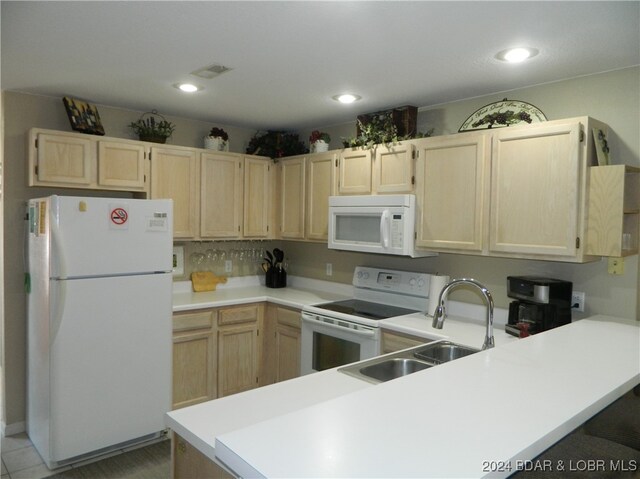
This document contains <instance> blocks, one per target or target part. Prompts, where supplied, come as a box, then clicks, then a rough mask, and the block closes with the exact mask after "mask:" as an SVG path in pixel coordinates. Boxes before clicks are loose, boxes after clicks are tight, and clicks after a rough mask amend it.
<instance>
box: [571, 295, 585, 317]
mask: <svg viewBox="0 0 640 479" xmlns="http://www.w3.org/2000/svg"><path fill="white" fill-rule="evenodd" d="M571 309H574V310H575V311H580V312H581V313H584V293H583V292H582V291H574V292H573V293H571Z"/></svg>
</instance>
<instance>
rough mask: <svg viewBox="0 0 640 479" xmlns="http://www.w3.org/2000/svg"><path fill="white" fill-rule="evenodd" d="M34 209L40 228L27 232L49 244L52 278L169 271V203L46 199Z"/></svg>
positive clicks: (170, 267)
mask: <svg viewBox="0 0 640 479" xmlns="http://www.w3.org/2000/svg"><path fill="white" fill-rule="evenodd" d="M37 207H38V209H39V211H38V212H37V214H36V218H37V221H39V222H42V221H45V224H37V225H34V226H32V230H33V231H34V233H33V234H43V235H48V236H49V238H50V241H49V243H50V267H51V277H52V278H76V277H87V276H105V275H121V274H135V273H146V272H153V271H171V269H172V248H173V222H172V214H173V202H172V201H171V200H134V199H126V198H83V197H73V196H52V197H50V198H49V201H44V202H39V203H37ZM42 208H44V209H45V210H47V211H42V210H41V209H42Z"/></svg>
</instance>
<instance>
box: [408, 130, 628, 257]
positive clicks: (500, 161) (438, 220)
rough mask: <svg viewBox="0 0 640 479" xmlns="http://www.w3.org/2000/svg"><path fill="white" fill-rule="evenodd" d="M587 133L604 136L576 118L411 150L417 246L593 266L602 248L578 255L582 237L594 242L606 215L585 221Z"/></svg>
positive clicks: (591, 153) (591, 157) (590, 154)
mask: <svg viewBox="0 0 640 479" xmlns="http://www.w3.org/2000/svg"><path fill="white" fill-rule="evenodd" d="M594 128H597V129H602V130H603V131H606V129H607V127H606V125H604V124H603V123H601V122H598V121H596V120H594V119H592V118H589V117H579V118H571V119H567V120H555V121H548V122H544V123H537V124H533V125H526V126H517V127H515V126H514V127H508V128H500V129H496V130H490V131H483V132H467V133H461V134H455V135H449V136H446V137H436V138H427V139H424V140H421V141H419V142H417V145H418V150H419V153H418V156H419V157H418V164H417V189H416V190H417V196H418V205H419V208H420V211H419V212H418V213H419V219H418V221H417V233H418V235H417V236H418V241H417V244H418V245H419V246H420V247H423V248H428V249H432V250H434V251H442V252H447V251H449V252H459V253H470V254H482V255H487V256H502V257H512V258H531V259H544V260H554V261H567V262H587V261H595V260H597V257H596V256H594V255H595V254H602V253H601V252H600V251H601V250H597V251H599V252H598V253H596V248H587V247H585V246H586V243H587V241H586V237H587V229H588V228H589V231H590V233H589V236H590V237H591V238H595V237H596V236H597V235H598V234H600V233H599V232H600V231H601V229H602V225H603V224H605V223H606V222H607V219H608V218H609V217H610V215H611V214H612V213H611V212H610V211H607V212H606V213H605V212H602V210H600V211H601V214H600V216H601V217H600V219H599V220H598V221H597V222H596V221H595V219H594V218H593V217H592V216H593V215H592V214H591V213H590V210H592V208H591V207H589V197H590V196H592V195H593V194H594V192H593V191H591V192H590V189H589V182H588V177H589V165H592V164H595V162H596V155H595V146H594V143H593V138H592V133H591V132H592V130H593V129H594ZM596 181H597V180H596ZM592 190H593V188H592ZM605 190H606V191H607V192H606V193H603V192H601V193H600V195H601V196H605V197H607V198H610V192H611V191H612V188H611V187H606V188H605ZM587 218H589V219H588V220H587ZM630 219H631V221H628V222H629V223H632V222H633V219H632V218H630ZM587 221H589V223H587ZM596 223H600V224H596ZM628 228H629V229H630V230H632V231H633V230H634V229H635V227H634V226H633V224H631V225H630V226H628ZM622 229H623V230H624V228H622ZM617 231H618V233H616V237H618V236H619V239H620V241H621V239H622V238H624V236H623V233H622V232H621V230H620V228H617ZM620 241H618V242H620ZM631 243H632V244H633V240H631Z"/></svg>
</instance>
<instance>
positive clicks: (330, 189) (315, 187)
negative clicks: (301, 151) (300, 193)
mask: <svg viewBox="0 0 640 479" xmlns="http://www.w3.org/2000/svg"><path fill="white" fill-rule="evenodd" d="M335 171H336V155H335V154H334V153H328V154H324V155H313V156H311V157H309V158H307V205H306V238H307V239H311V240H324V241H327V239H328V237H329V196H332V195H334V194H335V179H336V174H335Z"/></svg>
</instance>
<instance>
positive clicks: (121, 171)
mask: <svg viewBox="0 0 640 479" xmlns="http://www.w3.org/2000/svg"><path fill="white" fill-rule="evenodd" d="M144 159H145V147H144V145H142V144H133V143H125V142H115V141H98V185H100V186H112V187H121V188H127V189H132V190H144V187H145V180H146V177H145V168H144Z"/></svg>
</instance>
